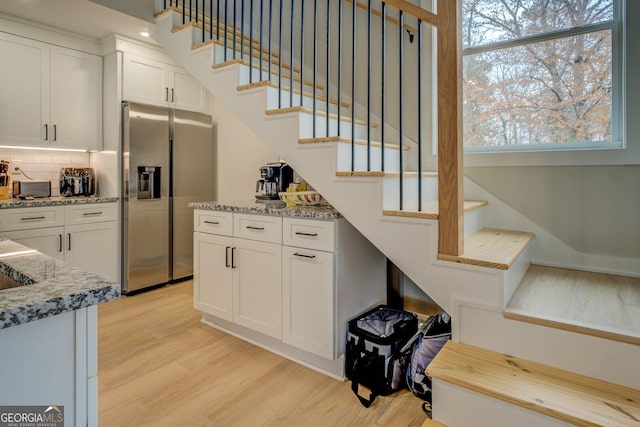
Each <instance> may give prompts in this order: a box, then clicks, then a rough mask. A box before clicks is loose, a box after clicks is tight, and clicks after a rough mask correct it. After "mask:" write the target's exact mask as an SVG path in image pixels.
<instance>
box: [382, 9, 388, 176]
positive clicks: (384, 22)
mask: <svg viewBox="0 0 640 427" xmlns="http://www.w3.org/2000/svg"><path fill="white" fill-rule="evenodd" d="M380 19H381V21H380V26H381V31H380V32H381V36H382V40H381V44H380V45H381V46H382V52H381V55H382V58H381V60H380V79H381V83H380V103H381V104H380V105H381V106H380V158H381V162H382V164H381V165H380V166H381V168H382V171H383V172H384V74H385V59H386V47H387V41H386V38H385V36H384V33H385V30H386V28H387V4H386V3H384V2H383V3H382V10H381V12H380Z"/></svg>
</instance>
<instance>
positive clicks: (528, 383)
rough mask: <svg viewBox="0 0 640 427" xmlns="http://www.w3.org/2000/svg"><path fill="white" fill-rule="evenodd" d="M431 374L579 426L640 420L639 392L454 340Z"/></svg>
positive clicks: (433, 376) (436, 358) (440, 356)
mask: <svg viewBox="0 0 640 427" xmlns="http://www.w3.org/2000/svg"><path fill="white" fill-rule="evenodd" d="M426 373H427V374H428V375H429V376H431V377H432V378H435V379H438V380H441V381H445V382H448V383H451V384H455V385H457V386H459V387H463V388H466V389H469V390H472V391H474V392H477V393H480V394H483V395H487V396H490V397H493V398H495V399H499V400H502V401H504V402H508V403H511V404H514V405H517V406H520V407H523V408H526V409H530V410H532V411H536V412H539V413H542V414H545V415H547V416H550V417H553V418H556V419H559V420H562V421H565V422H568V423H570V424H574V425H579V426H594V425H598V426H600V425H602V426H604V425H607V426H630V425H638V424H639V423H640V421H639V420H640V404H639V402H640V391H639V390H634V389H631V388H629V387H624V386H620V385H617V384H612V383H608V382H606V381H602V380H598V379H595V378H590V377H586V376H583V375H579V374H576V373H573V372H569V371H565V370H562V369H558V368H554V367H551V366H547V365H543V364H541V363H537V362H532V361H529V360H525V359H519V358H516V357H512V356H508V355H504V354H500V353H496V352H494V351H491V350H486V349H482V348H479V347H474V346H471V345H468V344H461V343H456V342H453V341H449V342H447V344H446V345H445V346H444V347H443V348H442V350H440V352H439V353H438V354H437V355H436V357H435V358H434V359H433V361H432V362H431V363H430V364H429V366H428V367H427V370H426Z"/></svg>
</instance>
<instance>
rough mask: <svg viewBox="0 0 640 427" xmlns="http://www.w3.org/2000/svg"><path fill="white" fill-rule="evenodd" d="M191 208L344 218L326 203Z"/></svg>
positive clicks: (255, 203) (234, 203)
mask: <svg viewBox="0 0 640 427" xmlns="http://www.w3.org/2000/svg"><path fill="white" fill-rule="evenodd" d="M189 207H190V208H193V209H203V210H210V211H224V212H236V213H247V214H259V215H273V216H286V217H295V218H311V219H325V220H329V219H336V218H342V215H340V212H338V211H337V210H336V209H335V208H334V207H333V206H331V205H330V204H328V203H326V202H323V203H321V204H319V205H316V206H290V207H287V206H286V204H285V203H284V202H282V201H279V200H274V201H267V202H265V201H256V200H252V199H245V200H234V201H215V202H194V203H189Z"/></svg>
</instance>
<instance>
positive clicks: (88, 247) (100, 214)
mask: <svg viewBox="0 0 640 427" xmlns="http://www.w3.org/2000/svg"><path fill="white" fill-rule="evenodd" d="M117 206H118V204H117V203H101V204H86V205H84V204H83V205H70V206H54V207H32V208H16V209H2V210H0V237H5V238H7V239H11V240H13V241H15V242H18V243H20V244H22V245H24V246H27V247H29V248H32V249H35V250H37V251H40V252H42V253H43V254H45V255H49V256H50V257H52V258H55V259H58V260H60V261H64V262H66V263H68V264H71V265H75V266H77V267H80V268H82V269H83V270H85V271H88V272H90V273H93V274H97V275H98V276H102V277H105V278H107V279H109V280H112V281H116V282H117V281H118V276H119V275H118V235H119V232H118V222H117Z"/></svg>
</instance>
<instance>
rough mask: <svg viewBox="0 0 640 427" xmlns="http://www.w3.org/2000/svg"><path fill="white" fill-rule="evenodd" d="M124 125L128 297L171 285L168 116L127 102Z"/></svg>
mask: <svg viewBox="0 0 640 427" xmlns="http://www.w3.org/2000/svg"><path fill="white" fill-rule="evenodd" d="M122 123H123V139H122V141H123V147H122V156H123V157H122V172H123V189H122V190H123V191H122V194H123V204H122V206H123V212H122V219H123V227H122V229H123V236H122V237H123V238H122V242H123V251H122V256H123V259H122V272H123V274H122V276H123V277H122V289H123V292H125V293H129V292H133V291H136V290H139V289H143V288H146V287H149V286H153V285H157V284H161V283H167V282H168V281H169V280H170V279H171V276H170V262H169V253H170V252H169V251H170V249H169V239H170V235H169V228H170V227H169V174H170V170H169V110H168V109H166V108H161V107H153V106H147V105H140V104H133V103H127V102H125V103H123V121H122ZM154 187H155V188H156V190H155V191H152V190H153V188H154Z"/></svg>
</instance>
